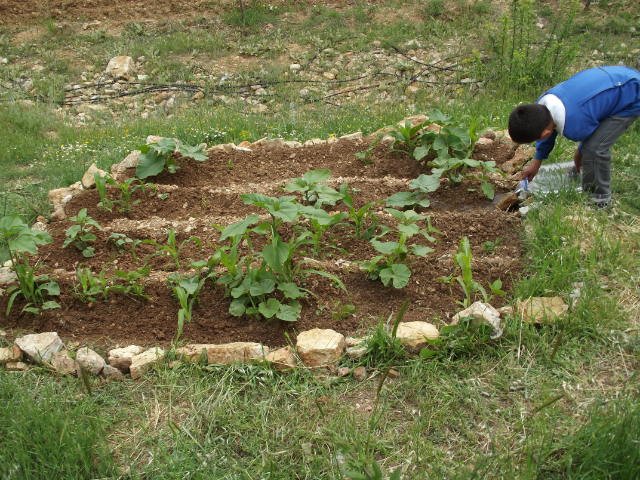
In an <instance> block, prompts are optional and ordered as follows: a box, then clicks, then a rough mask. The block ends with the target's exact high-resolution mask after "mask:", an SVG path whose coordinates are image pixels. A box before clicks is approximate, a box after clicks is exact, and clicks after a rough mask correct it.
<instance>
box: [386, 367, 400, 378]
mask: <svg viewBox="0 0 640 480" xmlns="http://www.w3.org/2000/svg"><path fill="white" fill-rule="evenodd" d="M399 376H400V372H399V371H397V370H394V369H393V368H390V369H389V373H387V378H398V377H399Z"/></svg>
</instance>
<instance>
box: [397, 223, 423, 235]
mask: <svg viewBox="0 0 640 480" xmlns="http://www.w3.org/2000/svg"><path fill="white" fill-rule="evenodd" d="M398 230H399V231H400V232H401V233H404V234H406V235H407V237H412V236H414V235H415V234H416V233H418V232H419V231H420V227H418V225H416V224H415V223H412V224H410V225H398Z"/></svg>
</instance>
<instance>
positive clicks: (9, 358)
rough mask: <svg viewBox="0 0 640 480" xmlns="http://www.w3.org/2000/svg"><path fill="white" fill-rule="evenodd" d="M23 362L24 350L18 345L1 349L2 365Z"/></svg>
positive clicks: (0, 363) (0, 360) (0, 358)
mask: <svg viewBox="0 0 640 480" xmlns="http://www.w3.org/2000/svg"><path fill="white" fill-rule="evenodd" d="M20 360H22V350H20V348H19V347H18V346H17V345H13V346H11V347H9V348H0V365H4V364H5V363H9V362H19V361H20Z"/></svg>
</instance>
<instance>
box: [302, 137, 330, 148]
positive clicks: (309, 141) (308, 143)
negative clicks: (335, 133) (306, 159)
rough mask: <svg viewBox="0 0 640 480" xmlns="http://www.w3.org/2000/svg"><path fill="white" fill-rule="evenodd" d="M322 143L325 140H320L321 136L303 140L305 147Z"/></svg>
mask: <svg viewBox="0 0 640 480" xmlns="http://www.w3.org/2000/svg"><path fill="white" fill-rule="evenodd" d="M323 143H327V141H326V140H322V139H321V138H312V139H311V140H307V141H306V142H304V145H303V146H305V147H311V146H313V145H322V144H323Z"/></svg>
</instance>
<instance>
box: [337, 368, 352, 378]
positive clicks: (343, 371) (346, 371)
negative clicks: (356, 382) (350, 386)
mask: <svg viewBox="0 0 640 480" xmlns="http://www.w3.org/2000/svg"><path fill="white" fill-rule="evenodd" d="M350 373H351V369H350V368H349V367H341V368H339V369H338V371H337V372H336V376H338V377H346V376H347V375H349V374H350Z"/></svg>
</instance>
